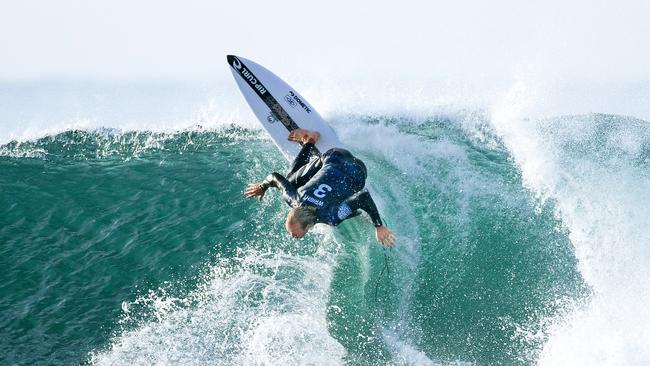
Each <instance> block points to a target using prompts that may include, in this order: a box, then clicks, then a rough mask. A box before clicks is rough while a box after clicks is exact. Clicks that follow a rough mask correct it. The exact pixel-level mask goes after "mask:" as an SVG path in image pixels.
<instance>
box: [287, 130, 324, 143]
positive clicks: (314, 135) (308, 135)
mask: <svg viewBox="0 0 650 366" xmlns="http://www.w3.org/2000/svg"><path fill="white" fill-rule="evenodd" d="M319 138H320V133H318V131H311V130H304V129H302V128H298V129H295V130H293V131H291V132H289V138H288V140H289V141H295V142H302V143H303V144H306V143H312V144H315V143H316V142H317V141H318V139H319Z"/></svg>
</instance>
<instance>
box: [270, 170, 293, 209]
mask: <svg viewBox="0 0 650 366" xmlns="http://www.w3.org/2000/svg"><path fill="white" fill-rule="evenodd" d="M261 186H262V188H263V189H264V190H265V191H266V190H267V189H268V188H269V187H275V188H278V189H280V190H281V191H282V194H283V195H284V198H285V200H287V202H288V203H289V204H290V205H292V203H295V202H298V190H297V189H296V187H294V185H293V184H291V183H290V182H289V181H288V180H287V179H286V178H285V177H283V176H282V175H280V174H278V173H271V174H269V176H268V177H266V179H264V181H262V183H261Z"/></svg>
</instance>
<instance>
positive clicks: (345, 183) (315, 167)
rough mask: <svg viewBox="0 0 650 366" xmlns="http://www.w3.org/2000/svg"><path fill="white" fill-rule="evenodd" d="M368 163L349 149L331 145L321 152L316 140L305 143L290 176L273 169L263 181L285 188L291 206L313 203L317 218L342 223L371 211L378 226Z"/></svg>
mask: <svg viewBox="0 0 650 366" xmlns="http://www.w3.org/2000/svg"><path fill="white" fill-rule="evenodd" d="M366 177H367V172H366V166H365V165H364V164H363V162H362V161H361V160H359V159H357V158H355V157H354V156H352V154H351V153H350V152H349V151H347V150H345V149H339V148H335V149H330V150H328V151H327V152H325V153H324V154H322V155H320V154H318V152H317V150H316V149H315V148H314V144H311V143H307V144H304V145H303V147H302V149H301V150H300V153H299V154H298V156H297V157H296V159H295V160H294V161H293V164H292V165H291V170H290V171H289V174H287V177H286V178H285V177H284V176H282V175H280V174H278V173H272V174H270V175H269V176H268V177H266V179H265V180H264V181H263V182H262V188H263V189H264V190H266V189H268V187H276V188H279V189H281V190H282V193H283V194H284V198H285V200H286V201H287V203H288V204H289V206H291V207H298V206H305V205H308V206H313V207H315V208H316V212H315V214H316V222H318V223H323V224H328V225H334V226H336V225H338V224H340V223H341V221H343V220H345V219H348V218H350V217H353V216H356V215H358V214H359V211H358V210H359V209H361V210H363V211H365V212H367V213H368V214H369V215H370V218H371V219H372V223H373V224H374V225H375V226H381V225H382V222H381V218H380V217H379V212H378V211H377V206H376V205H375V202H374V201H373V200H372V197H371V196H370V193H368V191H367V190H364V189H363V187H364V186H365V184H366Z"/></svg>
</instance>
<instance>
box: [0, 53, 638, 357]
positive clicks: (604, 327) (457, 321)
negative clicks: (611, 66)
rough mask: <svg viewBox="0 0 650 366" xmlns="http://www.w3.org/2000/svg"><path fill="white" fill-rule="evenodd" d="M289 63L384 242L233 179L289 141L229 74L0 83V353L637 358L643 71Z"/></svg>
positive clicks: (272, 161) (266, 164)
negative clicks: (612, 77)
mask: <svg viewBox="0 0 650 366" xmlns="http://www.w3.org/2000/svg"><path fill="white" fill-rule="evenodd" d="M224 66H225V65H224ZM533 74H534V73H533ZM287 80H289V81H290V82H291V84H292V85H293V86H294V87H296V88H297V89H298V90H300V92H301V94H302V95H303V96H304V97H305V98H307V99H308V100H309V101H310V103H311V104H312V105H313V106H314V107H315V108H316V109H318V110H319V112H320V113H321V114H322V115H323V117H324V118H325V120H326V121H328V122H329V123H331V125H332V127H333V128H334V130H335V131H336V133H337V134H338V135H339V137H340V139H341V141H342V142H343V143H344V144H345V145H346V146H347V147H348V148H349V149H350V150H351V151H352V152H353V153H354V154H355V155H357V156H359V157H360V158H362V159H363V160H364V162H366V165H367V167H368V172H369V174H368V175H369V178H368V185H369V188H370V189H371V190H372V192H373V196H374V198H375V201H376V202H377V205H378V207H379V209H380V212H381V213H382V216H383V218H385V220H386V222H387V224H388V227H389V228H391V229H392V230H394V231H395V233H396V234H397V236H398V240H397V243H396V247H395V248H394V249H390V250H389V249H384V248H382V247H381V246H380V245H379V244H377V243H376V242H375V239H374V237H373V230H372V226H371V225H370V224H369V220H368V218H365V217H362V218H355V219H353V220H348V221H346V222H345V223H343V224H342V225H340V227H338V228H336V229H332V228H328V227H318V228H317V229H316V230H315V232H314V233H310V234H309V235H307V237H306V238H305V239H303V240H294V239H291V238H290V237H289V236H288V235H287V234H286V233H285V232H284V227H283V225H282V222H283V220H284V216H285V215H286V212H287V207H286V205H285V204H284V203H283V202H282V200H281V198H280V197H279V194H278V193H277V192H269V193H270V194H267V197H265V200H264V202H262V203H261V204H260V203H258V202H257V201H255V200H246V199H244V198H243V196H242V191H243V187H244V186H245V185H246V184H247V183H250V182H255V181H259V180H261V179H263V178H264V177H265V176H266V174H268V173H269V172H272V171H278V172H283V171H285V170H286V168H287V162H286V161H284V160H283V158H282V155H281V154H280V153H279V151H278V150H277V148H276V147H275V146H274V145H273V143H272V141H271V140H270V139H269V138H268V137H267V136H266V135H265V133H264V132H263V131H262V130H261V129H260V127H259V125H258V122H257V121H256V120H255V117H254V116H253V115H252V113H251V112H250V111H249V110H248V109H247V105H246V104H245V101H244V100H243V98H242V97H241V95H240V94H239V92H238V91H237V89H236V86H235V83H234V81H232V80H226V79H224V80H210V81H205V82H202V83H180V82H169V83H126V82H125V83H110V82H106V83H100V82H70V81H66V82H56V81H51V82H13V83H12V82H3V83H1V84H0V105H2V109H1V110H0V172H1V173H0V245H1V247H0V265H1V266H2V268H4V271H3V272H2V274H1V275H0V276H1V277H0V294H2V296H0V314H2V315H0V324H1V327H0V329H1V330H0V338H1V339H2V340H3V341H2V342H0V354H2V355H3V357H2V359H0V363H2V364H7V365H28V364H29V365H31V364H92V365H134V364H136V365H137V364H159V365H166V364H187V365H204V364H220V365H233V364H235V365H236V364H241V365H251V364H252V365H258V364H264V365H277V364H284V365H308V364H312V365H342V364H350V365H385V364H391V365H564V364H566V365H644V364H647V363H648V362H650V310H648V308H647V306H646V304H647V303H648V302H649V301H650V284H648V281H647V279H648V278H650V266H649V265H648V263H650V249H649V248H650V247H649V243H650V227H648V225H647V223H648V222H649V219H650V214H649V213H648V210H647V209H646V207H647V206H648V204H650V124H649V122H648V121H649V120H650V106H649V105H648V104H647V100H650V99H649V98H650V85H649V84H647V83H642V82H621V83H617V84H612V85H610V84H606V83H600V84H597V85H596V84H593V83H590V82H589V81H581V82H576V83H571V84H570V85H569V84H562V85H552V84H550V83H549V82H548V80H544V79H543V78H540V77H535V75H531V73H520V74H518V75H517V76H516V77H513V78H512V80H501V81H498V82H495V83H491V84H490V87H489V88H486V87H485V85H476V84H460V83H455V82H452V81H449V80H447V81H440V80H422V79H405V80H397V79H396V80H385V79H384V80H382V81H377V80H376V79H372V80H347V79H345V80H339V79H329V80H327V79H317V80H314V79H313V77H312V78H301V77H300V76H298V77H295V78H291V77H287Z"/></svg>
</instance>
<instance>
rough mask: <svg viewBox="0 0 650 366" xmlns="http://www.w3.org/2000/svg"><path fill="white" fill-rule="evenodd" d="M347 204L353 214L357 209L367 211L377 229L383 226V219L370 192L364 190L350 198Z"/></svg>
mask: <svg viewBox="0 0 650 366" xmlns="http://www.w3.org/2000/svg"><path fill="white" fill-rule="evenodd" d="M345 203H347V204H348V206H350V209H351V210H352V212H354V211H356V210H357V209H362V210H364V211H366V212H367V213H368V215H370V219H371V220H372V223H373V224H374V225H375V227H379V226H382V222H381V217H379V211H378V210H377V206H376V205H375V201H373V200H372V197H371V196H370V193H369V192H368V191H365V190H364V191H362V192H359V193H357V194H355V195H354V196H352V197H350V198H348V199H347V200H346V201H345Z"/></svg>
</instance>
